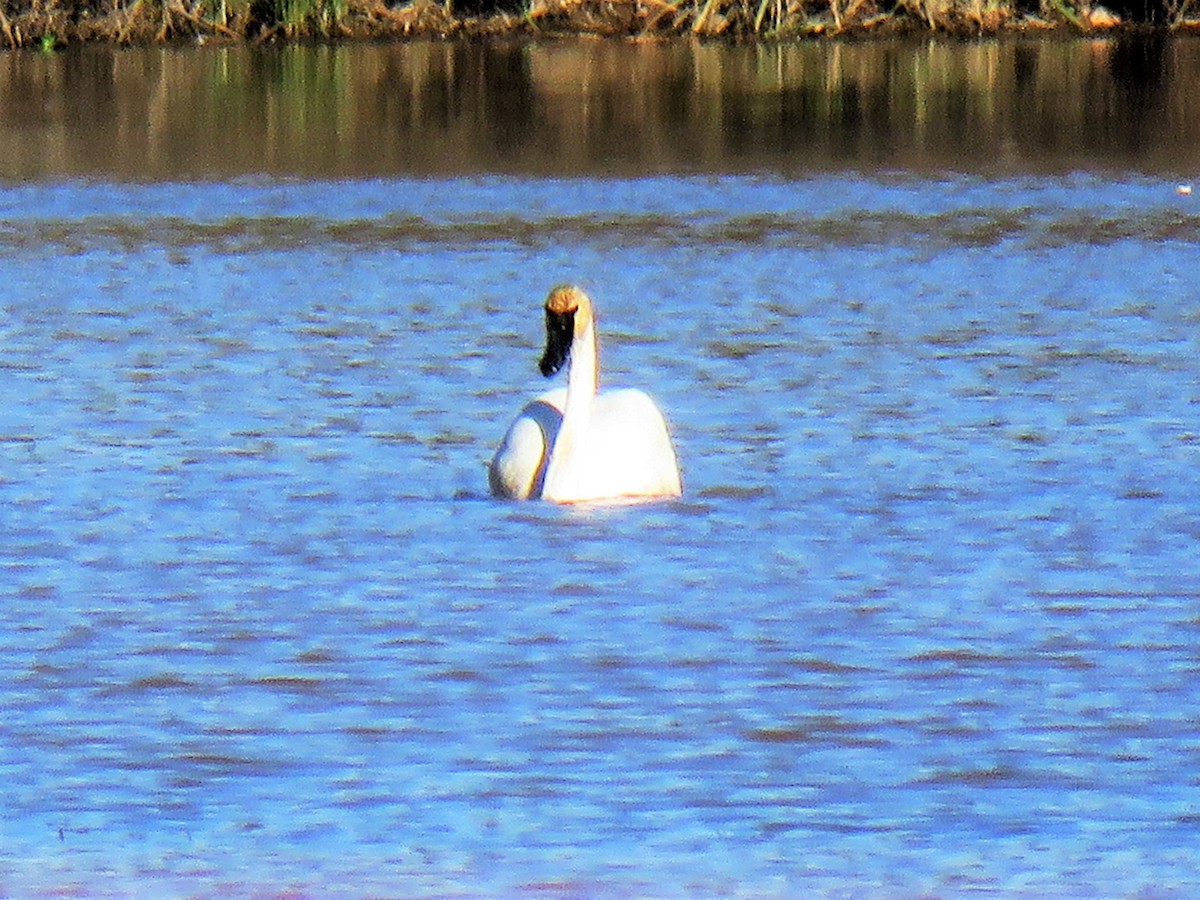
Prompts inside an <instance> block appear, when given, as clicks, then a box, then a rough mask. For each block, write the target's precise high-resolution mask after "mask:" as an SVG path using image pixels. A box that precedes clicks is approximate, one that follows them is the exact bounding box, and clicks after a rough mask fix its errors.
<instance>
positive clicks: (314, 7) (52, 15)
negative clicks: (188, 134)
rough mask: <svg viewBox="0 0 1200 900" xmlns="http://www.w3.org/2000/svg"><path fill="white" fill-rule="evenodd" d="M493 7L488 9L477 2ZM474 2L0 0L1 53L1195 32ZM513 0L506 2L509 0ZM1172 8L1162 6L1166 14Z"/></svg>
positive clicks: (746, 3) (860, 9)
mask: <svg viewBox="0 0 1200 900" xmlns="http://www.w3.org/2000/svg"><path fill="white" fill-rule="evenodd" d="M489 2H491V3H493V4H494V5H492V6H491V7H490V8H488V7H486V6H484V5H483V4H484V3H489ZM505 2H506V0H499V2H498V3H497V2H495V0H482V2H480V0H475V5H474V8H472V7H471V6H468V5H466V4H465V3H464V4H463V6H462V7H461V9H462V10H463V11H462V12H456V10H455V7H454V4H453V0H446V2H444V3H438V2H434V0H413V2H408V3H402V4H398V5H396V6H388V5H386V3H384V2H383V0H193V2H192V3H191V4H190V5H189V4H188V2H186V0H134V2H132V3H130V4H129V5H128V6H123V7H121V8H113V9H110V10H108V11H101V10H98V9H95V8H94V7H93V6H92V5H91V3H90V2H89V0H81V2H75V3H72V4H59V3H56V2H53V0H52V2H50V3H33V4H24V5H22V6H21V8H19V10H18V9H13V8H11V7H12V6H14V4H10V3H3V2H0V49H12V50H15V49H23V48H24V49H35V50H41V51H44V52H51V51H54V50H60V49H64V48H66V47H68V46H77V45H84V44H92V45H111V46H147V45H187V44H196V43H201V44H206V43H224V44H230V45H248V46H262V45H268V44H272V45H274V44H302V43H313V42H317V43H336V42H353V41H403V40H419V39H425V40H455V39H505V38H513V39H536V38H584V39H587V38H595V39H613V38H616V39H623V40H643V41H675V40H688V39H699V40H705V39H709V40H718V41H722V40H723V41H751V42H753V41H760V42H770V41H780V40H804V39H825V40H828V39H830V38H838V39H868V40H869V39H888V38H904V37H913V36H917V37H941V38H945V39H953V40H957V39H964V38H990V37H1002V36H1005V35H1017V36H1021V35H1024V36H1029V35H1031V34H1044V35H1047V36H1063V37H1078V36H1086V35H1113V34H1117V35H1120V34H1128V33H1158V34H1187V33H1198V32H1200V19H1195V18H1186V17H1185V15H1184V14H1185V13H1188V12H1190V11H1191V4H1190V2H1179V0H1166V2H1167V4H1168V5H1170V4H1172V3H1174V6H1171V9H1175V10H1177V12H1176V13H1175V17H1174V19H1173V20H1172V21H1170V22H1169V24H1165V25H1146V24H1144V23H1133V22H1126V21H1125V20H1123V19H1122V18H1121V16H1120V15H1118V14H1117V13H1115V12H1112V11H1111V10H1109V9H1107V8H1105V7H1103V6H1101V5H1099V4H1093V3H1091V2H1090V0H1042V2H1041V3H1040V5H1039V7H1038V8H1037V9H1033V10H1029V9H1022V8H1021V7H1019V6H1018V5H1017V4H1016V3H1014V2H1006V0H901V2H900V3H898V4H897V5H896V6H895V7H893V8H891V9H889V10H884V9H883V7H882V6H881V5H880V4H879V3H877V2H875V0H815V2H811V3H809V2H807V0H524V2H527V4H528V5H527V6H525V7H524V8H523V9H521V10H519V11H518V10H515V9H505V8H504V6H505ZM509 2H510V3H511V0H509ZM1166 12H1167V13H1170V10H1169V9H1168V10H1166Z"/></svg>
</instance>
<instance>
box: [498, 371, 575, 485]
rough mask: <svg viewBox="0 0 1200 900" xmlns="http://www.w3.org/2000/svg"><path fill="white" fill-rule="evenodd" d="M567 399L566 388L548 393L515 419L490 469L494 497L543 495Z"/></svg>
mask: <svg viewBox="0 0 1200 900" xmlns="http://www.w3.org/2000/svg"><path fill="white" fill-rule="evenodd" d="M565 399H566V390H565V389H564V388H558V389H555V390H553V391H548V392H546V393H545V394H543V395H542V396H540V397H538V398H537V399H536V400H534V401H533V402H532V403H529V404H527V405H526V406H525V408H524V409H522V410H521V412H520V413H518V414H517V417H516V418H515V419H513V422H512V424H511V425H510V426H509V427H508V432H507V433H506V434H505V435H504V440H503V441H501V443H500V447H499V448H498V449H497V450H496V455H495V456H494V457H492V464H491V466H489V467H488V486H489V487H490V488H491V492H492V496H493V497H505V498H508V499H511V500H526V499H529V498H530V497H540V496H541V492H542V479H543V477H544V476H545V474H546V458H547V448H549V447H552V446H554V438H555V436H556V435H557V434H558V429H559V426H560V425H561V424H562V405H563V402H564V401H565Z"/></svg>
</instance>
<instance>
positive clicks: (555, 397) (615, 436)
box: [488, 285, 683, 503]
mask: <svg viewBox="0 0 1200 900" xmlns="http://www.w3.org/2000/svg"><path fill="white" fill-rule="evenodd" d="M568 357H569V358H570V367H569V368H568V370H567V387H566V388H565V389H563V388H557V389H555V390H552V391H548V392H547V393H545V394H542V395H541V396H540V397H538V398H537V399H536V400H534V401H533V402H532V403H530V404H528V405H527V406H526V407H525V408H524V409H522V410H521V412H520V413H519V414H518V415H517V418H516V419H515V420H513V423H512V425H511V426H509V429H508V433H507V434H506V435H505V436H504V441H503V443H501V445H500V449H499V450H497V451H496V456H495V457H494V458H493V459H492V465H491V468H490V469H489V470H488V482H489V484H490V485H491V489H492V494H493V495H494V496H496V497H508V498H512V499H517V500H525V499H536V498H539V497H540V498H542V499H544V500H554V501H556V502H558V503H578V502H582V501H589V500H617V499H621V498H627V497H678V496H680V494H682V493H683V487H682V484H681V481H680V478H679V463H678V461H677V460H676V458H675V448H674V447H673V446H672V444H671V436H670V435H669V434H668V432H667V423H666V422H665V421H664V420H663V416H662V413H661V412H659V410H658V407H657V406H655V405H654V401H653V400H651V399H650V398H649V397H648V396H647V395H646V394H644V393H643V392H642V391H638V390H633V389H625V390H620V391H605V392H604V393H597V383H598V376H599V365H598V361H597V350H596V318H595V315H594V313H593V311H592V301H591V300H590V299H589V298H588V295H587V294H585V293H584V292H583V291H582V290H580V289H579V288H577V287H574V286H572V285H562V286H559V287H556V288H554V289H553V290H552V291H550V295H549V296H548V297H547V298H546V352H545V353H544V354H543V355H542V360H541V363H540V365H539V368H540V369H541V372H542V374H543V375H545V376H547V377H549V376H551V375H553V374H554V373H555V372H557V371H558V370H559V369H560V368H562V365H563V363H564V362H566V361H567V359H568Z"/></svg>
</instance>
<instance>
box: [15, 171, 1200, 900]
mask: <svg viewBox="0 0 1200 900" xmlns="http://www.w3.org/2000/svg"><path fill="white" fill-rule="evenodd" d="M1198 250H1200V214H1198V212H1197V207H1196V201H1195V200H1194V199H1193V198H1191V197H1189V196H1182V195H1180V194H1178V193H1177V192H1176V183H1175V180H1174V179H1164V178H1156V177H1153V176H1150V175H1144V176H1138V177H1119V176H1110V175H1105V176H1099V175H1095V176H1092V175H1083V174H1078V175H1063V176H1053V177H1050V176H1038V177H1023V176H1014V177H1012V178H1007V179H1004V180H999V181H997V180H987V179H983V178H978V177H973V176H968V175H954V176H944V177H943V176H936V177H935V176H915V175H904V174H891V175H872V174H856V175H849V174H847V175H822V176H819V177H818V176H796V177H790V178H787V179H779V178H773V177H768V176H765V175H762V176H736V177H731V176H711V177H702V176H689V177H674V176H663V177H653V178H620V179H589V178H572V179H553V178H538V177H511V178H502V177H477V178H457V179H439V180H418V179H413V180H408V179H398V178H386V179H380V180H337V181H289V180H255V179H251V180H242V181H236V180H235V181H219V182H201V183H187V182H168V183H161V184H142V185H136V184H126V183H110V182H105V181H97V182H71V181H68V182H58V181H53V180H51V181H38V182H32V183H19V182H12V183H9V184H7V185H6V186H4V187H3V188H2V189H0V260H2V265H3V272H4V278H3V280H2V282H0V312H2V318H0V346H2V347H3V351H2V353H0V374H2V380H3V383H4V385H5V387H4V398H5V399H4V401H3V403H2V404H0V459H2V465H0V510H2V511H3V512H2V514H3V517H4V527H3V529H0V571H2V578H0V592H2V594H3V597H2V602H0V618H2V623H0V669H2V671H3V676H4V677H3V678H2V679H0V707H2V708H3V710H4V713H5V714H4V716H3V717H2V718H0V806H2V808H3V813H4V814H3V816H0V893H4V894H13V895H22V894H30V893H39V892H43V893H58V892H65V893H71V892H75V893H80V894H85V895H93V896H95V895H101V896H103V895H112V896H126V895H130V896H132V895H137V896H146V895H177V894H200V895H222V896H226V895H235V896H236V895H256V896H269V895H273V894H275V893H286V894H288V895H292V896H294V895H300V896H314V897H315V896H338V895H347V896H360V895H386V896H414V895H436V896H445V895H458V894H461V895H468V896H475V895H488V896H495V895H532V896H541V895H550V896H555V895H561V894H569V895H582V896H597V895H599V896H606V895H619V896H626V895H631V894H634V895H642V894H650V895H666V896H696V895H708V894H743V895H753V896H764V895H765V896H796V895H799V894H809V893H822V892H825V893H830V892H832V893H839V892H840V893H845V894H848V895H856V896H859V895H867V896H897V895H899V896H910V895H915V894H918V893H923V892H927V893H930V894H932V895H934V896H959V895H966V894H974V893H977V892H983V893H989V892H994V893H1000V894H1006V895H1029V896H1044V895H1047V894H1051V895H1074V894H1093V893H1097V892H1100V893H1104V894H1107V895H1131V894H1136V893H1139V892H1146V893H1148V894H1149V895H1152V896H1172V895H1180V896H1182V895H1187V894H1191V893H1193V892H1195V891H1197V890H1198V889H1200V864H1198V863H1197V859H1196V850H1195V848H1196V845H1197V844H1196V841H1197V833H1198V829H1200V780H1198V775H1197V773H1198V772H1200V712H1198V710H1200V704H1198V701H1200V686H1198V685H1200V681H1198V677H1197V676H1198V675H1200V672H1198V668H1200V657H1198V651H1197V639H1198V637H1200V553H1198V552H1197V539H1198V537H1200V474H1198V473H1200V423H1198V421H1197V418H1198V409H1200V406H1198V403H1200V394H1198V390H1200V388H1198V385H1200V352H1198V351H1200V338H1198V334H1200V330H1198V326H1200V302H1198V301H1200V289H1198V288H1197V283H1196V279H1195V262H1196V259H1197V252H1198ZM564 280H576V281H579V282H580V283H582V284H584V285H585V286H586V287H587V288H588V289H589V290H590V292H591V293H592V295H593V296H594V298H595V300H596V302H597V304H598V306H599V310H600V316H601V328H602V334H603V347H602V354H603V364H604V366H605V370H604V377H605V383H607V384H610V385H618V384H637V385H640V386H642V387H644V388H645V389H647V390H648V391H650V392H651V393H653V394H654V395H655V396H656V397H657V399H658V400H659V402H660V404H661V405H662V406H663V408H664V409H665V410H666V411H667V414H668V417H669V419H670V421H671V423H672V427H673V431H674V434H675V437H676V441H677V444H678V449H679V453H680V457H681V460H682V463H683V468H684V479H685V496H684V498H683V500H682V501H680V502H667V503H660V504H651V505H644V506H633V507H621V508H615V509H612V508H610V509H604V508H580V509H564V508H558V507H554V506H551V505H543V504H510V503H502V502H496V501H493V500H491V499H489V498H488V497H487V496H486V478H485V468H484V463H485V461H486V460H487V459H488V458H489V457H490V455H491V452H492V450H493V448H494V446H495V444H496V442H497V441H498V440H499V439H500V437H501V435H502V434H503V432H504V429H505V427H506V425H507V422H508V420H509V419H510V417H511V416H512V415H513V413H514V412H515V411H516V410H517V409H518V408H519V406H520V405H521V404H522V402H523V401H524V400H525V399H526V398H527V397H529V396H530V395H531V394H533V393H534V392H536V391H539V390H542V389H543V387H544V384H543V383H542V380H541V379H540V378H539V377H538V375H537V373H536V371H535V362H536V359H537V355H538V352H539V349H540V347H539V342H540V339H541V335H540V333H539V332H540V328H541V313H540V309H539V306H540V303H541V300H542V298H543V297H544V294H545V291H546V290H547V288H548V287H549V286H550V285H552V284H554V283H556V282H560V281H564Z"/></svg>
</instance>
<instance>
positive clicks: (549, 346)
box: [538, 284, 592, 378]
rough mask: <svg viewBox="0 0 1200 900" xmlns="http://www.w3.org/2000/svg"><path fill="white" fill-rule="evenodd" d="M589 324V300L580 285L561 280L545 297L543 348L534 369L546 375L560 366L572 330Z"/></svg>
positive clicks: (575, 331)
mask: <svg viewBox="0 0 1200 900" xmlns="http://www.w3.org/2000/svg"><path fill="white" fill-rule="evenodd" d="M591 324H592V301H591V300H590V299H588V295H587V294H585V293H584V292H583V291H582V290H581V289H580V288H577V287H575V286H574V285H572V284H563V285H559V286H558V287H556V288H554V289H553V290H551V291H550V294H549V296H547V297H546V351H545V352H544V353H543V354H542V359H541V362H540V363H538V369H539V370H540V371H541V373H542V375H544V376H546V377H547V378H549V377H550V376H551V375H553V374H554V373H555V372H557V371H558V370H559V369H561V368H562V367H563V364H564V363H566V361H567V359H568V358H569V357H570V355H571V344H572V343H573V342H574V340H575V335H576V334H582V333H583V332H584V331H586V330H587V329H588V328H590V327H591Z"/></svg>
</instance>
